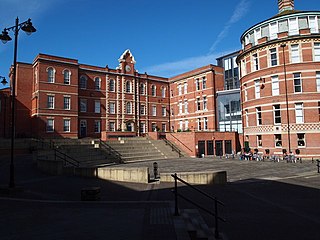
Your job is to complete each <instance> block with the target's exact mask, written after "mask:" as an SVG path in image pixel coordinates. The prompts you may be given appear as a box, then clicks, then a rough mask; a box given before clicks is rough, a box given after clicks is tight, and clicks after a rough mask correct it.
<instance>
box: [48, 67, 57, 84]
mask: <svg viewBox="0 0 320 240" xmlns="http://www.w3.org/2000/svg"><path fill="white" fill-rule="evenodd" d="M47 72H48V82H49V83H54V81H55V72H56V71H55V70H54V68H53V67H49V68H47Z"/></svg>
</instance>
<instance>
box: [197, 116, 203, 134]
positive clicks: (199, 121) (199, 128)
mask: <svg viewBox="0 0 320 240" xmlns="http://www.w3.org/2000/svg"><path fill="white" fill-rule="evenodd" d="M197 123H198V131H201V130H202V126H201V118H198V119H197Z"/></svg>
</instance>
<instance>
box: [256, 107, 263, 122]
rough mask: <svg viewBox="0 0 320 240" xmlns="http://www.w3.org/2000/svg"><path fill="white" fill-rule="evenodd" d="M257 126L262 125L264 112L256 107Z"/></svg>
mask: <svg viewBox="0 0 320 240" xmlns="http://www.w3.org/2000/svg"><path fill="white" fill-rule="evenodd" d="M256 118H257V126H261V125H262V110H261V107H256Z"/></svg>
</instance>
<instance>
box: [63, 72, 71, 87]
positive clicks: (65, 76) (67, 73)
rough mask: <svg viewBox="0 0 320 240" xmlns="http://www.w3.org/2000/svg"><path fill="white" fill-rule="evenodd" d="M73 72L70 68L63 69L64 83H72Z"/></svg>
mask: <svg viewBox="0 0 320 240" xmlns="http://www.w3.org/2000/svg"><path fill="white" fill-rule="evenodd" d="M70 76H71V72H70V71H69V70H68V69H65V70H63V83H64V84H66V85H70V82H71V78H70Z"/></svg>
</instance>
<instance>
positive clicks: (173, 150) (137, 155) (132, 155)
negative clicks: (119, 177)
mask: <svg viewBox="0 0 320 240" xmlns="http://www.w3.org/2000/svg"><path fill="white" fill-rule="evenodd" d="M106 144H108V145H109V146H110V147H111V148H112V149H114V150H115V151H116V152H118V153H119V154H120V156H121V159H122V161H123V162H138V161H149V160H159V159H170V158H179V157H183V156H184V154H183V153H182V152H181V150H180V149H178V148H177V147H176V146H175V145H173V144H172V143H170V142H168V141H167V140H152V139H149V138H147V137H131V138H119V139H118V140H117V141H108V142H106Z"/></svg>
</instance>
